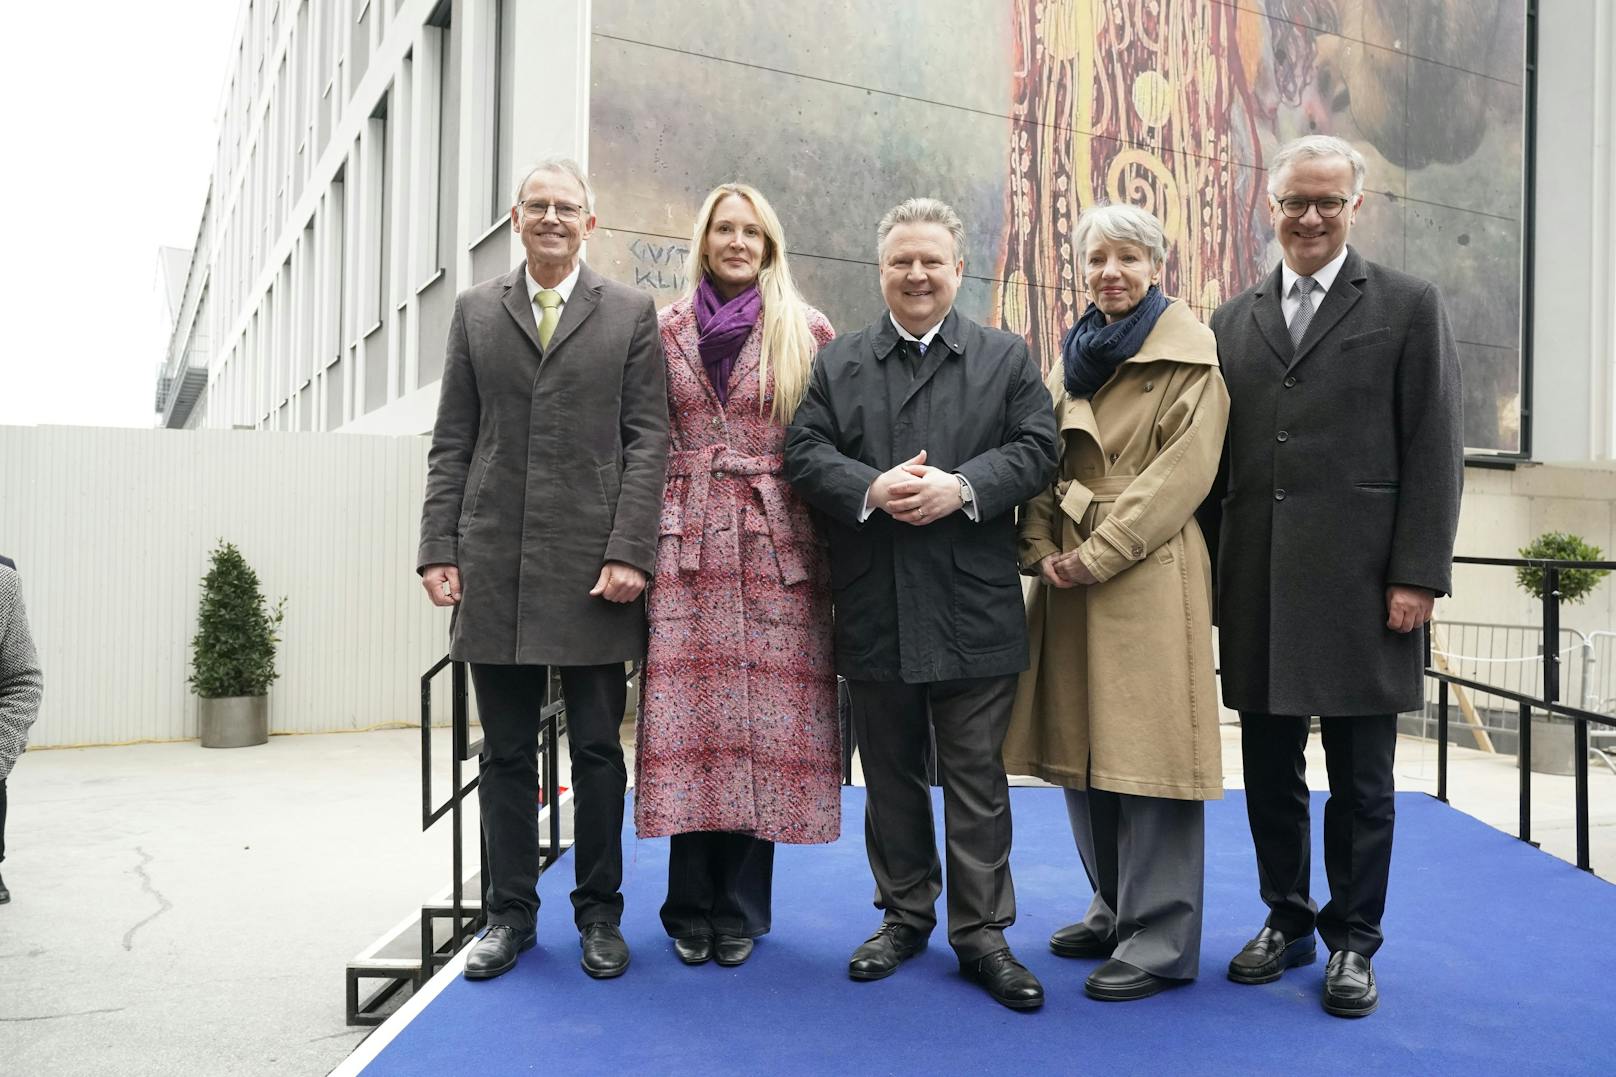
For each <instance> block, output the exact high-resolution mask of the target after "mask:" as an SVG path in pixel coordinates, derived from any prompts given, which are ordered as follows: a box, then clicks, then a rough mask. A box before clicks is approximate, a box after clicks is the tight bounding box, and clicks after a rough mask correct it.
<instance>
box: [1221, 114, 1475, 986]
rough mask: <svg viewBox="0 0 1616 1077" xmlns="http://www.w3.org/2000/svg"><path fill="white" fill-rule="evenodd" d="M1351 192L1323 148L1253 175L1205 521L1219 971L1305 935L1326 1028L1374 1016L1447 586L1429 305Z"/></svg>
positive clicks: (1443, 351)
mask: <svg viewBox="0 0 1616 1077" xmlns="http://www.w3.org/2000/svg"><path fill="white" fill-rule="evenodd" d="M1363 183H1364V162H1363V158H1362V157H1361V156H1360V155H1359V154H1358V152H1357V151H1356V150H1355V149H1354V148H1353V147H1352V146H1351V145H1350V144H1348V143H1346V142H1344V141H1342V140H1341V139H1337V138H1332V137H1327V136H1309V137H1307V138H1303V139H1299V140H1297V141H1296V142H1293V143H1291V144H1289V145H1287V146H1285V147H1284V148H1282V149H1281V150H1280V151H1279V153H1278V154H1277V155H1276V156H1275V158H1274V159H1273V161H1271V162H1270V164H1269V168H1268V190H1269V196H1270V202H1271V213H1272V217H1273V225H1274V230H1275V232H1276V233H1277V234H1278V237H1279V244H1280V247H1281V248H1282V249H1283V251H1284V261H1283V262H1282V264H1281V265H1280V266H1279V267H1277V268H1276V269H1275V270H1274V272H1273V273H1271V274H1270V275H1269V276H1268V277H1267V278H1266V279H1265V280H1263V281H1262V282H1261V283H1260V284H1258V285H1256V286H1255V287H1253V288H1251V289H1250V290H1248V291H1246V292H1244V293H1242V294H1241V295H1239V296H1236V297H1235V298H1234V299H1231V300H1229V302H1227V303H1225V304H1223V306H1221V307H1219V308H1218V311H1217V313H1216V314H1214V315H1213V317H1212V329H1213V332H1215V333H1216V334H1217V339H1218V356H1219V359H1220V361H1221V363H1222V365H1223V377H1224V380H1225V381H1226V382H1227V383H1228V386H1229V397H1230V402H1231V403H1230V413H1229V431H1228V440H1227V447H1226V450H1225V454H1224V461H1223V474H1222V475H1221V476H1220V482H1219V487H1218V488H1216V489H1214V491H1213V499H1212V500H1211V501H1209V502H1208V506H1207V512H1206V513H1205V520H1206V522H1208V523H1209V524H1210V525H1211V529H1212V532H1213V534H1215V535H1216V536H1217V547H1218V626H1219V645H1220V658H1221V665H1222V679H1223V700H1224V703H1225V704H1226V705H1227V706H1229V707H1231V708H1233V709H1235V710H1238V711H1239V712H1240V727H1241V745H1242V756H1243V759H1244V768H1245V783H1246V807H1247V812H1248V814H1249V819H1250V824H1251V833H1252V839H1253V842H1254V844H1255V845H1256V850H1257V868H1258V880H1259V885H1260V888H1261V893H1262V897H1263V901H1264V902H1265V903H1266V904H1267V905H1268V908H1269V915H1268V919H1267V922H1266V924H1265V925H1264V927H1263V929H1262V930H1261V931H1260V932H1259V933H1258V934H1257V936H1256V937H1255V938H1253V939H1252V940H1251V941H1250V942H1249V943H1247V944H1246V946H1245V948H1244V949H1243V950H1241V952H1240V953H1239V954H1238V955H1237V956H1236V957H1235V958H1234V960H1233V961H1232V962H1231V963H1230V965H1229V978H1230V979H1232V980H1234V981H1236V982H1237V983H1248V984H1249V983H1267V982H1270V981H1272V980H1276V979H1278V978H1279V976H1280V975H1281V974H1282V973H1283V972H1284V970H1285V969H1287V968H1290V967H1294V966H1297V965H1304V964H1307V963H1309V962H1311V961H1313V960H1314V957H1315V953H1316V951H1315V947H1314V942H1313V936H1314V931H1315V930H1317V932H1318V934H1319V936H1320V937H1321V938H1323V939H1324V943H1325V945H1326V946H1327V947H1328V948H1329V951H1330V960H1329V964H1328V965H1327V966H1326V969H1325V978H1324V997H1323V1002H1324V1008H1325V1009H1326V1010H1327V1011H1329V1012H1330V1013H1332V1014H1336V1015H1338V1016H1343V1017H1361V1016H1365V1015H1367V1014H1369V1013H1372V1012H1374V1010H1375V1007H1376V1005H1377V1004H1378V999H1379V993H1378V991H1377V989H1376V986H1375V977H1374V971H1373V968H1372V967H1371V964H1370V958H1371V957H1372V956H1373V955H1374V953H1375V951H1376V950H1377V949H1378V948H1379V947H1380V944H1381V929H1380V921H1381V913H1382V911H1383V910H1384V908H1385V904H1386V884H1387V876H1388V873H1389V871H1390V867H1391V851H1392V825H1393V817H1394V804H1395V802H1394V799H1393V792H1394V789H1393V780H1392V757H1393V751H1394V749H1395V747H1396V744H1397V713H1398V712H1399V711H1405V710H1412V709H1417V708H1418V707H1419V706H1421V701H1422V699H1423V691H1422V681H1421V677H1422V673H1421V670H1422V668H1423V665H1424V647H1423V640H1424V632H1423V631H1422V630H1421V629H1422V626H1423V625H1424V624H1425V623H1426V621H1428V620H1429V619H1430V616H1431V607H1432V603H1433V601H1434V600H1435V597H1436V596H1437V595H1443V594H1447V593H1448V591H1449V588H1450V586H1451V579H1452V575H1451V574H1452V562H1453V540H1454V533H1455V531H1456V530H1457V528H1458V520H1459V493H1460V488H1461V485H1462V481H1463V474H1462V471H1463V448H1462V445H1461V441H1460V436H1461V435H1460V414H1459V409H1460V394H1459V363H1458V356H1457V353H1456V350H1455V347H1454V341H1453V333H1452V330H1451V329H1450V328H1449V326H1448V320H1447V316H1446V315H1445V314H1444V313H1443V310H1442V300H1441V297H1440V296H1439V295H1438V293H1437V289H1436V287H1435V286H1434V285H1432V284H1431V283H1430V282H1428V281H1424V280H1420V279H1418V278H1416V277H1411V276H1408V275H1407V274H1404V273H1399V272H1397V271H1396V270H1392V269H1388V268H1386V267H1385V266H1380V265H1376V264H1375V263H1373V262H1370V261H1367V260H1366V259H1364V258H1363V257H1362V256H1361V255H1359V254H1358V252H1357V251H1355V250H1353V249H1352V248H1350V247H1348V246H1347V233H1348V231H1349V230H1350V229H1351V227H1352V222H1353V218H1354V216H1355V215H1356V213H1357V210H1358V208H1359V206H1360V205H1361V204H1362V202H1363V193H1362V192H1363ZM1220 496H1221V504H1220V503H1219V501H1218V498H1219V497H1220ZM1220 516H1221V524H1220V521H1219V517H1220ZM1314 715H1317V716H1319V718H1320V726H1321V729H1322V731H1323V739H1324V752H1325V759H1326V768H1327V770H1328V773H1329V780H1330V799H1329V801H1328V802H1327V804H1326V805H1325V810H1324V863H1325V871H1326V874H1327V875H1328V877H1329V883H1330V901H1329V903H1328V904H1327V905H1325V906H1324V908H1322V909H1318V908H1317V907H1316V905H1315V904H1314V902H1313V899H1312V897H1311V896H1310V894H1309V882H1308V868H1309V864H1310V862H1311V853H1310V846H1309V831H1310V827H1309V821H1308V792H1307V781H1306V777H1305V764H1304V762H1303V749H1304V748H1305V747H1306V744H1307V737H1308V725H1309V720H1310V717H1311V716H1314Z"/></svg>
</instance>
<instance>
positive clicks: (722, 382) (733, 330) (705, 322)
mask: <svg viewBox="0 0 1616 1077" xmlns="http://www.w3.org/2000/svg"><path fill="white" fill-rule="evenodd" d="M695 308H696V334H697V336H696V350H697V351H699V352H700V353H701V365H702V366H703V367H705V368H706V370H707V380H708V381H710V382H712V383H713V392H715V393H717V394H718V403H719V406H720V407H722V406H723V405H725V404H728V403H729V375H730V371H732V370H734V369H735V357H736V356H738V355H740V354H741V347H742V345H744V344H745V343H746V338H747V337H749V336H751V334H752V327H753V326H754V325H756V324H757V320H758V315H759V314H761V313H762V312H763V297H762V296H761V295H760V294H758V290H757V285H756V284H754V285H752V286H751V287H749V288H747V289H746V291H744V292H742V293H741V294H740V295H738V296H736V297H735V298H734V299H731V300H730V301H729V302H727V303H726V302H724V297H723V296H721V295H719V294H718V289H717V288H714V287H713V282H712V281H711V280H709V279H708V278H707V275H706V274H705V273H704V274H702V278H701V283H700V284H698V285H696V302H695Z"/></svg>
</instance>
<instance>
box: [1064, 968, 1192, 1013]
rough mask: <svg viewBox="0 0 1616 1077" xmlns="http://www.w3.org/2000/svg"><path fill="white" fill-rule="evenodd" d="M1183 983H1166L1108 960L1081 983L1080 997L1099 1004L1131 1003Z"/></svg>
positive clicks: (1149, 974)
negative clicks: (1082, 995) (1081, 993)
mask: <svg viewBox="0 0 1616 1077" xmlns="http://www.w3.org/2000/svg"><path fill="white" fill-rule="evenodd" d="M1186 982H1187V981H1185V980H1169V979H1167V978H1166V977H1165V976H1157V975H1154V974H1153V973H1149V972H1146V971H1145V970H1144V969H1141V968H1135V967H1134V966H1132V965H1130V964H1128V963H1127V962H1126V961H1118V960H1117V959H1116V958H1112V959H1111V960H1110V961H1107V962H1106V963H1105V964H1103V965H1101V966H1100V967H1099V968H1097V969H1095V970H1094V971H1093V972H1092V973H1090V974H1089V978H1088V979H1087V980H1084V981H1083V993H1084V994H1085V995H1087V996H1088V997H1089V998H1093V999H1099V1000H1100V1001H1101V1002H1132V1001H1134V1000H1135V999H1141V998H1149V997H1150V996H1151V995H1159V994H1161V993H1162V992H1163V991H1165V990H1167V989H1168V988H1169V987H1177V986H1179V985H1180V984H1182V983H1186Z"/></svg>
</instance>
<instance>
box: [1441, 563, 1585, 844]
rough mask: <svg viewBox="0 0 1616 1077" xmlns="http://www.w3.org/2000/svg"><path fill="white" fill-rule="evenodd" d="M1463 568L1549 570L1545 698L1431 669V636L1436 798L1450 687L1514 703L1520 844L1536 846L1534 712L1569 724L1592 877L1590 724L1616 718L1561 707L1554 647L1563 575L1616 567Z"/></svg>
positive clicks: (1444, 769) (1444, 764)
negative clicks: (1517, 717)
mask: <svg viewBox="0 0 1616 1077" xmlns="http://www.w3.org/2000/svg"><path fill="white" fill-rule="evenodd" d="M1453 562H1454V564H1457V565H1492V566H1497V567H1503V568H1538V569H1542V570H1543V621H1542V629H1543V639H1544V641H1545V643H1544V646H1543V692H1542V695H1540V696H1532V695H1527V694H1526V693H1523V692H1512V691H1509V690H1508V689H1505V688H1499V687H1497V686H1495V685H1491V684H1487V683H1485V682H1483V681H1477V680H1472V679H1470V678H1468V677H1459V676H1455V675H1454V674H1452V673H1446V672H1443V671H1441V670H1438V669H1436V668H1435V667H1434V666H1433V665H1432V663H1431V634H1430V631H1429V629H1427V631H1426V634H1425V675H1426V676H1427V677H1430V678H1431V679H1432V680H1434V681H1436V682H1437V752H1436V770H1437V778H1436V795H1437V799H1438V800H1441V801H1443V802H1444V803H1446V802H1447V799H1448V685H1450V684H1453V685H1458V686H1460V687H1463V688H1471V689H1474V690H1476V691H1480V692H1488V693H1490V694H1492V695H1496V696H1499V697H1501V698H1504V699H1509V700H1513V701H1514V702H1515V703H1517V704H1519V706H1520V733H1519V737H1518V738H1517V741H1516V744H1517V748H1516V751H1517V753H1518V755H1519V761H1518V765H1519V770H1520V834H1519V835H1518V836H1519V837H1520V839H1521V840H1522V841H1524V842H1528V843H1530V844H1533V845H1535V844H1537V843H1536V842H1533V841H1532V711H1533V709H1534V708H1535V709H1537V710H1541V711H1544V712H1546V713H1548V714H1553V715H1560V716H1562V717H1565V718H1569V719H1571V720H1572V722H1573V723H1574V724H1573V726H1572V731H1571V736H1572V741H1571V754H1572V761H1571V767H1572V774H1573V775H1574V778H1575V785H1576V788H1575V794H1574V795H1575V798H1576V835H1577V867H1579V868H1581V869H1582V870H1583V871H1590V872H1591V871H1592V870H1593V867H1592V865H1591V863H1590V856H1589V848H1588V845H1589V842H1588V828H1589V819H1588V723H1589V722H1594V723H1596V724H1598V725H1603V726H1610V727H1612V728H1616V717H1612V716H1610V715H1606V714H1597V713H1595V712H1594V711H1590V710H1585V709H1583V708H1582V707H1572V706H1569V705H1567V704H1564V703H1561V702H1560V652H1559V649H1558V645H1557V644H1554V643H1552V641H1554V640H1558V639H1559V638H1560V573H1561V572H1562V571H1565V570H1566V569H1594V570H1601V571H1616V561H1558V560H1554V559H1553V558H1542V557H1455V558H1454V559H1453Z"/></svg>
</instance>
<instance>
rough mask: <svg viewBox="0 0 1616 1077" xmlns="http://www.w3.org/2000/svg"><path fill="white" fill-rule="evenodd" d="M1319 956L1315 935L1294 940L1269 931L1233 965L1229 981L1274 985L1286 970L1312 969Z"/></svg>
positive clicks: (1264, 929) (1309, 933) (1309, 934)
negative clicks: (1304, 966)
mask: <svg viewBox="0 0 1616 1077" xmlns="http://www.w3.org/2000/svg"><path fill="white" fill-rule="evenodd" d="M1318 956H1319V951H1318V944H1317V943H1315V942H1314V941H1313V933H1312V932H1311V931H1310V932H1308V933H1307V934H1306V935H1304V936H1302V937H1301V938H1295V939H1292V938H1287V937H1286V936H1285V935H1284V934H1282V933H1281V932H1278V931H1276V930H1274V929H1273V928H1271V927H1265V928H1263V929H1262V930H1261V931H1259V932H1257V937H1256V938H1254V939H1252V940H1251V941H1250V942H1248V943H1246V945H1245V947H1244V948H1243V949H1241V951H1240V952H1239V953H1238V954H1235V955H1234V960H1232V961H1230V962H1229V979H1231V980H1233V981H1234V982H1235V983H1237V984H1267V983H1273V982H1274V981H1275V980H1277V979H1279V978H1280V976H1282V975H1284V973H1285V970H1286V969H1294V968H1297V967H1298V966H1301V965H1311V964H1313V962H1314V961H1316V960H1318Z"/></svg>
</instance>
